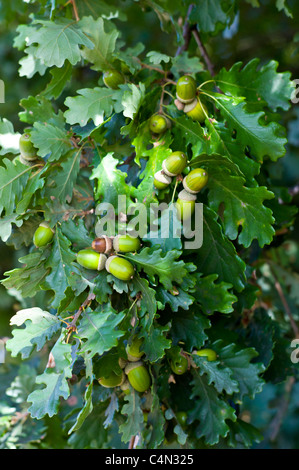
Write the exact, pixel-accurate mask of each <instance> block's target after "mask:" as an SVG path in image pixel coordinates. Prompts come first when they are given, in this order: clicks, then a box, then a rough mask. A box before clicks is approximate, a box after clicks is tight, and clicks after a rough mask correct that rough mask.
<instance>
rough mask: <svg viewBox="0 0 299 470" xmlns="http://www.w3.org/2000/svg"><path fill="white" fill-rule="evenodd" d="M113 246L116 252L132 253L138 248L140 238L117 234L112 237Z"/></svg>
mask: <svg viewBox="0 0 299 470" xmlns="http://www.w3.org/2000/svg"><path fill="white" fill-rule="evenodd" d="M113 248H114V250H115V251H116V252H118V251H120V252H122V253H132V252H134V251H137V250H139V248H140V240H139V238H137V237H131V236H130V235H117V236H116V237H115V238H114V239H113Z"/></svg>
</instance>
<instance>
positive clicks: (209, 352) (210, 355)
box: [192, 348, 217, 362]
mask: <svg viewBox="0 0 299 470" xmlns="http://www.w3.org/2000/svg"><path fill="white" fill-rule="evenodd" d="M192 354H196V355H197V356H202V357H206V358H207V360H208V361H209V362H211V361H216V359H217V353H216V352H215V351H214V350H213V349H209V348H205V349H200V350H199V351H194V352H193V353H192Z"/></svg>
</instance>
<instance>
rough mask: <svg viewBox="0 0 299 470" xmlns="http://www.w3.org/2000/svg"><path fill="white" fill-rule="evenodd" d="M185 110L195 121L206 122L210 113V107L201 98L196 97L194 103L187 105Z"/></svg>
mask: <svg viewBox="0 0 299 470" xmlns="http://www.w3.org/2000/svg"><path fill="white" fill-rule="evenodd" d="M184 112H185V113H186V114H187V116H189V117H190V118H191V119H193V121H198V122H204V120H205V119H206V117H207V114H208V108H207V107H206V106H205V105H204V104H203V103H202V102H201V101H200V99H199V98H195V100H194V101H192V103H189V104H186V105H185V107H184Z"/></svg>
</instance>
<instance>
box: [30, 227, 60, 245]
mask: <svg viewBox="0 0 299 470" xmlns="http://www.w3.org/2000/svg"><path fill="white" fill-rule="evenodd" d="M54 233H55V231H54V230H53V229H52V228H51V227H50V226H49V224H47V222H42V223H41V224H39V227H38V228H37V229H36V230H35V232H34V235H33V243H34V245H35V246H36V247H37V248H40V247H41V246H45V245H48V244H49V243H50V242H51V241H52V240H53V237H54Z"/></svg>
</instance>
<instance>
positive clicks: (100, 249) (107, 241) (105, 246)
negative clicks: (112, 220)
mask: <svg viewBox="0 0 299 470" xmlns="http://www.w3.org/2000/svg"><path fill="white" fill-rule="evenodd" d="M91 246H92V248H93V250H94V251H96V252H97V253H110V251H112V248H113V242H112V239H111V238H109V237H107V236H106V235H102V236H101V237H98V238H95V239H94V240H93V242H92V244H91Z"/></svg>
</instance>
